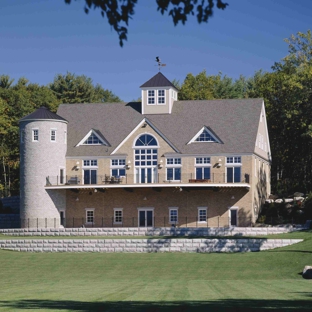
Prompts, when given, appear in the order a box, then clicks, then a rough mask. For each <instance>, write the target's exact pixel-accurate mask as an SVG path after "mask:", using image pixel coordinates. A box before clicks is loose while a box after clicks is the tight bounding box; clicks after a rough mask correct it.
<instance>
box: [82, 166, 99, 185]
mask: <svg viewBox="0 0 312 312" xmlns="http://www.w3.org/2000/svg"><path fill="white" fill-rule="evenodd" d="M96 172H97V170H94V169H85V170H84V172H83V173H84V184H96Z"/></svg>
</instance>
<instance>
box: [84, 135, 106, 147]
mask: <svg viewBox="0 0 312 312" xmlns="http://www.w3.org/2000/svg"><path fill="white" fill-rule="evenodd" d="M98 144H102V142H101V141H100V139H99V138H98V137H97V136H96V135H95V134H94V133H92V134H91V135H90V136H89V137H88V138H87V139H86V140H85V141H84V142H83V145H98Z"/></svg>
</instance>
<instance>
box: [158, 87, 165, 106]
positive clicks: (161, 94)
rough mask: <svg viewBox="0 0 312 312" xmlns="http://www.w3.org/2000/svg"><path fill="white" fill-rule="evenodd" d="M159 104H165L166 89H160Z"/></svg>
mask: <svg viewBox="0 0 312 312" xmlns="http://www.w3.org/2000/svg"><path fill="white" fill-rule="evenodd" d="M158 104H165V90H158Z"/></svg>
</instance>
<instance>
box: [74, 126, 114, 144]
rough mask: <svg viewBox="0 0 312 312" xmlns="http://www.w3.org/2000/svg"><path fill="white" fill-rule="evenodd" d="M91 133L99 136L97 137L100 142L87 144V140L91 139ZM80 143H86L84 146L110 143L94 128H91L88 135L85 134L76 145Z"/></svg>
mask: <svg viewBox="0 0 312 312" xmlns="http://www.w3.org/2000/svg"><path fill="white" fill-rule="evenodd" d="M91 135H95V136H96V137H97V139H98V140H99V143H94V144H86V143H85V142H86V141H87V140H88V139H89V137H90V136H91ZM80 145H84V146H100V145H104V146H108V145H109V144H108V143H107V142H106V141H105V140H104V139H102V138H101V137H100V136H99V135H98V134H97V133H96V132H95V131H94V130H93V129H91V130H90V131H89V132H88V133H87V135H85V136H84V138H83V139H82V140H81V141H80V142H79V143H78V144H77V145H76V146H80Z"/></svg>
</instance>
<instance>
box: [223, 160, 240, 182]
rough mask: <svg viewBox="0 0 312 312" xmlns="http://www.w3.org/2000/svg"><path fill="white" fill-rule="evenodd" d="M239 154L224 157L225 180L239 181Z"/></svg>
mask: <svg viewBox="0 0 312 312" xmlns="http://www.w3.org/2000/svg"><path fill="white" fill-rule="evenodd" d="M241 166H242V159H241V156H231V157H227V158H226V182H228V183H239V182H241Z"/></svg>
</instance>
